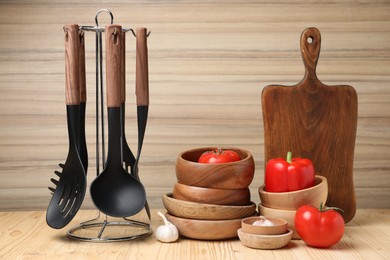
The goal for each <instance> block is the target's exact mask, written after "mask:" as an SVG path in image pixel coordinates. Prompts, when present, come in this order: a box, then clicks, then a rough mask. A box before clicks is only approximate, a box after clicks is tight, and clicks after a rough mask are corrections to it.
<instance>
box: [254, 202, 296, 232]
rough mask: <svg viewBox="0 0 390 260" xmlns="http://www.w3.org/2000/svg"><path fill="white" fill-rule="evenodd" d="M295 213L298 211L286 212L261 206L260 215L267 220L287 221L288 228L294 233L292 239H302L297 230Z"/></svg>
mask: <svg viewBox="0 0 390 260" xmlns="http://www.w3.org/2000/svg"><path fill="white" fill-rule="evenodd" d="M295 212H296V210H285V209H273V208H268V207H265V206H263V205H262V204H261V203H260V204H259V213H260V215H262V216H264V217H266V218H281V219H285V220H286V221H287V228H289V229H291V230H292V231H293V235H292V239H301V237H300V236H299V235H298V232H296V230H295Z"/></svg>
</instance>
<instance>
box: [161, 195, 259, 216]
mask: <svg viewBox="0 0 390 260" xmlns="http://www.w3.org/2000/svg"><path fill="white" fill-rule="evenodd" d="M162 201H163V204H164V207H165V208H166V209H167V211H168V213H169V214H171V215H174V216H176V217H181V218H191V219H200V220H223V219H225V220H226V219H236V218H246V217H248V216H252V215H254V214H255V213H256V204H255V203H253V202H251V203H250V204H249V205H244V206H225V205H213V204H204V203H196V202H189V201H184V200H178V199H174V198H173V197H172V193H168V194H164V195H163V196H162Z"/></svg>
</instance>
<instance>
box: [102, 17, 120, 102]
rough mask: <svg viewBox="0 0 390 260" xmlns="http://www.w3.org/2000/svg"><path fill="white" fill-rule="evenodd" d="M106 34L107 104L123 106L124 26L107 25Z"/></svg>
mask: <svg viewBox="0 0 390 260" xmlns="http://www.w3.org/2000/svg"><path fill="white" fill-rule="evenodd" d="M105 35H106V87H107V106H108V107H121V105H122V91H121V84H122V73H123V70H122V69H121V67H122V61H121V57H122V48H123V46H122V45H123V41H122V37H123V36H122V26H120V25H114V24H111V25H107V26H106V28H105Z"/></svg>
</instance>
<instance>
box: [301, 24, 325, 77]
mask: <svg viewBox="0 0 390 260" xmlns="http://www.w3.org/2000/svg"><path fill="white" fill-rule="evenodd" d="M320 49H321V33H320V31H319V30H318V29H317V28H314V27H310V28H307V29H306V30H304V31H303V32H302V34H301V54H302V60H303V63H304V65H305V77H304V81H306V80H314V81H318V79H317V73H316V67H317V62H318V58H319V56H320Z"/></svg>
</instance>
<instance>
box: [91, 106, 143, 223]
mask: <svg viewBox="0 0 390 260" xmlns="http://www.w3.org/2000/svg"><path fill="white" fill-rule="evenodd" d="M120 113H121V112H120V107H109V108H108V155H107V163H106V167H105V168H104V170H103V172H102V173H100V174H99V176H98V177H97V178H96V179H95V180H94V181H93V182H92V184H91V188H90V189H91V197H92V201H93V203H94V204H95V206H96V207H97V208H98V209H99V210H100V211H102V212H103V213H105V214H107V215H109V216H113V217H127V216H132V215H135V214H137V213H138V212H140V211H141V210H142V208H143V207H144V205H145V202H146V192H145V188H144V186H143V185H142V184H141V183H140V182H139V181H138V180H137V179H136V178H134V177H133V176H132V175H130V174H129V173H128V172H127V171H126V170H125V169H123V167H122V158H121V124H120V119H121V115H120Z"/></svg>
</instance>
